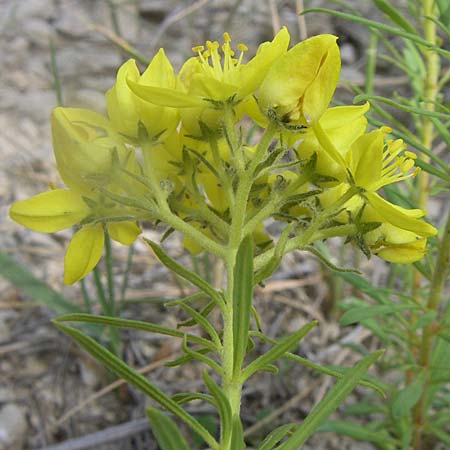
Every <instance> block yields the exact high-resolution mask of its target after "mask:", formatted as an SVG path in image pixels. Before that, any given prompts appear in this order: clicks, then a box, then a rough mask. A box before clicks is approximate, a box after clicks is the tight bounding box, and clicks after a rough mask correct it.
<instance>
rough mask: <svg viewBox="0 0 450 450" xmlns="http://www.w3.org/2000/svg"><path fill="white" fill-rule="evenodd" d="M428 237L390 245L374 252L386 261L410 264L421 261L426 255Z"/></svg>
mask: <svg viewBox="0 0 450 450" xmlns="http://www.w3.org/2000/svg"><path fill="white" fill-rule="evenodd" d="M426 242H427V240H426V239H420V240H417V241H415V242H410V243H408V244H399V245H390V246H387V247H384V248H382V249H380V250H377V251H375V252H374V253H375V254H376V255H377V256H379V257H380V258H383V259H385V260H386V261H389V262H393V263H399V264H408V263H413V262H415V261H419V260H420V259H422V257H423V256H424V255H425V247H426Z"/></svg>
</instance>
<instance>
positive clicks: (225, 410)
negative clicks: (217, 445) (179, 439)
mask: <svg viewBox="0 0 450 450" xmlns="http://www.w3.org/2000/svg"><path fill="white" fill-rule="evenodd" d="M203 381H204V382H205V385H206V387H207V388H208V391H209V392H210V393H211V395H212V396H213V397H214V399H215V401H216V404H217V411H218V413H219V416H220V442H228V441H229V440H230V438H231V434H232V430H233V424H232V413H231V406H230V402H229V401H228V399H227V397H226V395H225V393H224V392H223V390H222V389H221V388H220V387H219V386H218V385H217V384H216V382H215V381H214V380H213V379H212V378H211V377H210V376H209V374H208V372H206V370H204V371H203Z"/></svg>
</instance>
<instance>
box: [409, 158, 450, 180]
mask: <svg viewBox="0 0 450 450" xmlns="http://www.w3.org/2000/svg"><path fill="white" fill-rule="evenodd" d="M414 164H415V165H416V166H417V167H420V168H421V169H422V170H423V171H425V172H428V173H431V175H434V176H436V177H438V178H440V179H441V180H445V181H450V175H448V174H447V173H445V172H444V171H442V170H439V169H438V168H436V167H434V166H432V165H431V164H429V163H427V162H425V161H424V160H423V159H420V158H417V159H415V160H414Z"/></svg>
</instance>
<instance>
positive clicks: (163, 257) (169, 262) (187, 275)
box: [144, 238, 224, 308]
mask: <svg viewBox="0 0 450 450" xmlns="http://www.w3.org/2000/svg"><path fill="white" fill-rule="evenodd" d="M144 240H145V242H147V244H148V245H149V246H150V247H151V248H152V250H153V251H154V252H155V255H156V256H157V258H158V259H159V260H160V261H161V263H162V264H164V265H165V266H166V267H167V268H169V269H170V270H172V271H173V272H175V273H176V274H178V275H179V276H180V277H182V278H184V279H185V280H187V281H189V282H191V283H192V284H193V285H195V286H197V287H198V288H199V289H201V290H202V291H203V292H204V293H205V294H207V295H209V296H210V297H211V299H213V300H214V301H215V302H216V304H217V305H218V306H219V307H220V308H223V307H224V300H223V298H222V296H221V295H220V294H219V292H217V291H216V290H215V289H214V288H213V287H212V286H211V285H210V284H209V283H207V282H206V281H205V280H204V279H203V278H201V277H200V276H199V275H197V274H196V273H195V272H192V270H189V269H186V267H184V266H183V265H181V264H180V263H178V262H177V261H175V260H174V259H173V258H171V257H170V256H169V255H168V254H167V253H166V252H165V251H164V250H163V249H162V248H161V247H160V246H159V245H157V244H156V243H155V242H153V241H151V240H149V239H145V238H144Z"/></svg>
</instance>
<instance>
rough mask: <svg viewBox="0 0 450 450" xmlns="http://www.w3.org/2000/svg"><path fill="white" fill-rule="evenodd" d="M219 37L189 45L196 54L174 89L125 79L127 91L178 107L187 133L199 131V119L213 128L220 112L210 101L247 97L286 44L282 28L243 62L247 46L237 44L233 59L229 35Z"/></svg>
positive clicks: (150, 100)
mask: <svg viewBox="0 0 450 450" xmlns="http://www.w3.org/2000/svg"><path fill="white" fill-rule="evenodd" d="M223 37H224V42H223V44H222V46H220V44H219V43H218V42H217V41H214V42H211V41H207V42H206V47H205V46H197V47H194V48H193V50H194V51H195V52H196V53H197V54H198V56H197V57H192V58H189V59H188V60H187V61H186V62H185V63H184V65H183V67H182V68H181V70H180V73H179V75H178V84H177V87H176V88H168V87H157V86H147V85H144V84H141V83H136V82H135V81H133V80H132V79H131V78H128V84H129V86H130V88H131V90H132V91H133V92H134V93H135V94H136V95H137V96H138V97H140V98H142V99H143V100H145V101H147V102H150V103H153V104H155V105H160V106H170V107H173V108H181V109H182V111H180V113H181V116H182V120H183V125H184V127H185V128H186V129H188V130H189V131H190V132H193V131H198V130H199V128H198V121H199V120H201V121H203V122H205V123H207V124H208V125H209V126H210V127H216V126H217V125H218V124H219V122H220V119H221V117H222V113H220V111H217V109H215V107H214V105H213V103H212V102H211V100H212V101H215V102H223V101H226V100H228V99H229V98H231V97H234V100H235V102H236V103H237V102H241V101H244V100H246V99H248V98H250V97H249V96H250V95H251V94H253V93H254V92H255V91H256V90H257V89H258V87H259V85H260V83H261V81H262V80H263V78H264V76H265V74H266V73H267V71H268V70H269V68H270V66H271V64H272V63H273V61H275V60H276V59H277V58H278V57H279V56H280V55H281V54H283V53H284V52H286V49H287V46H288V44H289V33H288V31H287V29H286V28H282V29H281V30H280V31H279V32H278V33H277V35H276V36H275V38H274V39H273V40H272V42H265V43H263V44H261V45H260V46H259V48H258V51H257V53H256V55H255V56H254V57H253V58H252V59H251V60H250V61H249V62H247V63H244V62H243V55H244V52H245V51H246V50H247V47H246V46H245V45H244V44H239V45H238V50H239V51H240V55H239V56H238V57H237V58H235V52H234V50H233V49H232V47H231V45H230V42H231V38H230V36H229V34H228V33H224V36H223ZM238 116H239V112H238V114H237V117H238Z"/></svg>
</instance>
